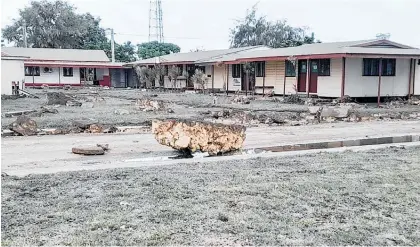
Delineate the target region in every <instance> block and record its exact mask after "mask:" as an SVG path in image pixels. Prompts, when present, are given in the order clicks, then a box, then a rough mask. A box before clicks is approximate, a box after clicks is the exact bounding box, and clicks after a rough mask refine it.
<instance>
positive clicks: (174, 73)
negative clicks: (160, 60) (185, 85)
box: [168, 65, 182, 88]
mask: <svg viewBox="0 0 420 247" xmlns="http://www.w3.org/2000/svg"><path fill="white" fill-rule="evenodd" d="M180 76H182V73H181V69H180V68H179V67H178V66H176V65H172V66H171V67H170V68H169V71H168V78H169V81H170V82H171V84H172V88H176V82H177V80H178V77H180Z"/></svg>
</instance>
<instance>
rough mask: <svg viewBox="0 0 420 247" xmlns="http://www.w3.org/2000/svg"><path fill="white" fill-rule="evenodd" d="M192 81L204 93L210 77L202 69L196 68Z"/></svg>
mask: <svg viewBox="0 0 420 247" xmlns="http://www.w3.org/2000/svg"><path fill="white" fill-rule="evenodd" d="M191 80H192V82H193V83H194V84H195V85H197V86H198V87H199V88H200V89H201V90H202V91H203V93H204V90H205V89H206V85H207V81H208V77H207V75H206V74H204V72H203V71H202V70H200V69H196V70H195V73H194V75H193V76H192V77H191Z"/></svg>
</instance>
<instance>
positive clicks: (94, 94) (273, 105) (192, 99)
mask: <svg viewBox="0 0 420 247" xmlns="http://www.w3.org/2000/svg"><path fill="white" fill-rule="evenodd" d="M28 91H29V92H30V93H32V94H35V95H37V96H39V97H40V98H39V99H33V98H19V99H15V100H11V99H8V100H3V99H2V104H1V110H2V112H3V113H4V112H9V111H22V110H39V109H40V107H41V106H44V105H46V103H47V99H46V94H47V92H64V93H66V94H68V95H71V96H73V97H74V98H75V100H78V101H81V102H82V103H83V104H82V106H81V107H75V106H71V107H70V106H56V107H55V109H57V110H58V114H49V113H46V114H43V115H42V116H33V117H32V118H33V119H34V120H35V121H36V122H37V124H38V127H39V128H66V127H69V126H70V125H71V124H72V121H73V120H88V121H94V122H98V123H100V124H103V125H116V126H130V125H131V126H133V125H150V122H151V120H153V119H156V118H159V119H168V118H182V119H193V120H203V119H205V118H208V117H209V116H208V115H204V114H203V112H208V111H221V110H223V109H230V110H233V111H236V112H243V111H246V112H257V113H259V114H269V113H273V112H276V113H280V114H283V115H285V116H286V117H287V118H290V117H292V118H293V117H294V116H296V115H299V113H302V112H307V110H308V107H307V106H306V105H298V104H285V103H279V102H275V101H273V100H272V98H263V97H261V96H257V97H256V100H251V103H250V104H237V103H232V99H233V97H234V96H233V95H230V96H226V95H224V94H220V95H217V104H213V103H214V100H215V97H214V96H210V95H202V94H190V93H179V92H178V93H177V92H157V91H150V92H143V91H140V90H138V89H109V90H105V89H99V88H98V89H88V88H84V89H77V90H76V89H73V90H63V89H47V90H42V89H28ZM152 96H155V97H153V99H156V100H160V101H163V102H165V104H166V108H171V109H172V110H173V112H174V113H168V112H167V111H166V110H162V111H154V112H144V111H141V110H138V109H136V106H135V102H136V100H137V99H140V98H144V97H152ZM118 111H120V112H121V111H128V114H122V115H121V114H118V113H116V112H118ZM358 112H359V114H361V115H370V114H374V113H389V112H407V113H411V112H420V109H419V107H418V106H409V105H404V106H402V107H400V108H393V109H377V108H375V106H374V104H372V105H368V106H367V108H363V109H360V110H358ZM14 120H15V118H5V117H4V115H2V128H3V129H4V128H7V126H8V125H9V124H10V123H12V122H13V121H14ZM228 123H230V122H228ZM241 124H249V123H242V122H241ZM258 124H259V125H261V124H260V123H258Z"/></svg>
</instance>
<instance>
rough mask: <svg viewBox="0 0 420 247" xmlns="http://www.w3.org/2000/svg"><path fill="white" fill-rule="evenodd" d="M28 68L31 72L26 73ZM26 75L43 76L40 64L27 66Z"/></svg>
mask: <svg viewBox="0 0 420 247" xmlns="http://www.w3.org/2000/svg"><path fill="white" fill-rule="evenodd" d="M26 69H29V73H26ZM36 72H38V73H36ZM25 76H41V68H40V67H39V66H25Z"/></svg>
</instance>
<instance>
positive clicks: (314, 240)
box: [1, 147, 420, 246]
mask: <svg viewBox="0 0 420 247" xmlns="http://www.w3.org/2000/svg"><path fill="white" fill-rule="evenodd" d="M419 162H420V148H419V147H411V148H388V149H387V150H385V151H384V150H375V151H368V152H361V153H353V152H345V153H340V154H334V153H325V154H318V155H306V156H295V157H282V158H281V159H280V158H269V159H265V158H259V159H253V160H246V161H244V160H242V161H239V162H238V161H227V162H216V163H205V162H204V163H200V164H180V165H173V166H161V167H144V168H136V169H132V168H125V169H112V170H98V171H80V172H68V173H56V174H49V175H30V176H26V177H13V176H4V177H3V176H2V181H1V182H2V211H1V214H2V215H1V216H2V221H1V230H2V236H1V237H2V245H4V246H7V245H9V246H15V245H419V244H420V237H419V236H420V231H419V227H418V226H419V225H420V214H419V213H418V205H419V204H420V182H419V181H420V163H419Z"/></svg>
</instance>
